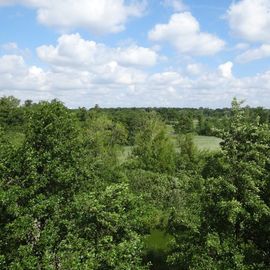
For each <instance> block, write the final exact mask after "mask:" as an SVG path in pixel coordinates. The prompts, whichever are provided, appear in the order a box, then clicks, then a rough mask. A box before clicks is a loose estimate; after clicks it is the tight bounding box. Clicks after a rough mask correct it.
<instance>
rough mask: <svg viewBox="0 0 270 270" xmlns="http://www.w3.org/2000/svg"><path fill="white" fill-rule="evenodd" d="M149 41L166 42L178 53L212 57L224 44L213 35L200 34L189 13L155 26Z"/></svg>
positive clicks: (173, 16)
mask: <svg viewBox="0 0 270 270" xmlns="http://www.w3.org/2000/svg"><path fill="white" fill-rule="evenodd" d="M148 36H149V39H150V40H152V41H157V42H168V43H170V44H171V45H172V46H174V47H175V48H176V49H177V50H178V51H179V52H180V53H187V54H192V55H213V54H215V53H217V52H219V51H221V50H222V49H223V48H224V45H225V42H224V41H223V40H221V39H219V38H218V37H216V36H215V35H212V34H209V33H205V32H201V31H200V25H199V22H198V21H197V20H196V18H194V17H193V16H192V14H191V13H190V12H183V13H175V14H173V15H172V16H171V18H170V20H169V22H168V23H167V24H157V25H156V26H155V27H154V29H152V30H151V31H150V32H149V34H148Z"/></svg>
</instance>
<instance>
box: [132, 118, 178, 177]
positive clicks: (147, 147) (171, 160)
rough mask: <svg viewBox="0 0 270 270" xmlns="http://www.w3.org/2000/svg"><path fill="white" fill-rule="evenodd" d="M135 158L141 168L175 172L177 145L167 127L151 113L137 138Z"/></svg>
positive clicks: (134, 151)
mask: <svg viewBox="0 0 270 270" xmlns="http://www.w3.org/2000/svg"><path fill="white" fill-rule="evenodd" d="M133 157H134V159H135V161H136V163H137V166H138V167H139V168H142V169H145V170H150V171H154V172H161V173H164V172H173V171H174V170H175V143H174V141H173V140H172V138H171V136H170V135H169V132H168V130H167V127H166V125H165V124H164V123H163V122H162V121H161V120H160V119H159V118H158V117H157V116H156V115H155V114H154V113H149V114H148V117H147V118H146V119H145V121H144V122H143V125H142V126H141V129H140V131H139V132H138V134H137V136H136V141H135V148H134V150H133Z"/></svg>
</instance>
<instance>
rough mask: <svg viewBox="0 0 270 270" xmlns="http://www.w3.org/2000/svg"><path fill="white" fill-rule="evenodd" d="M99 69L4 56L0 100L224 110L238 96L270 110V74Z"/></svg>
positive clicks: (225, 69) (226, 69)
mask: <svg viewBox="0 0 270 270" xmlns="http://www.w3.org/2000/svg"><path fill="white" fill-rule="evenodd" d="M194 65H195V64H194ZM196 65H200V64H196ZM94 66H95V68H94V69H91V68H90V67H89V66H88V65H85V66H83V67H81V68H78V66H77V63H75V65H74V66H72V65H71V63H70V64H68V65H66V66H62V64H61V61H60V62H57V61H56V62H51V64H50V66H49V67H48V69H47V70H45V69H44V68H41V67H38V66H31V65H27V63H26V62H25V60H24V59H23V57H22V56H19V55H4V56H2V57H0V95H15V96H16V97H18V98H21V99H23V100H25V99H33V100H35V101H36V100H40V99H52V98H58V99H60V100H62V101H63V102H65V103H66V104H67V105H68V106H70V107H76V106H93V105H94V104H96V103H98V104H100V105H101V106H108V107H110V106H179V107H183V106H195V107H200V106H207V107H217V106H219V107H220V106H221V107H223V106H230V102H231V100H232V98H233V97H234V96H237V97H238V98H239V99H245V100H246V101H247V104H249V105H251V106H252V105H253V106H256V105H261V106H268V107H270V103H269V100H270V71H268V72H265V73H262V74H257V75H256V76H252V77H246V78H241V79H240V78H235V77H234V76H232V72H231V70H232V63H231V62H227V63H225V64H222V65H220V66H219V67H217V69H216V70H214V71H212V72H210V71H207V72H204V70H203V71H202V72H201V73H200V74H198V75H197V76H196V77H189V76H187V75H184V74H182V73H181V72H178V71H176V70H169V71H162V72H158V73H155V72H154V73H151V74H149V73H146V72H145V71H142V70H141V69H139V68H136V69H135V68H132V67H125V66H122V65H121V64H119V63H118V62H116V61H108V62H107V63H105V62H104V63H103V64H95V65H94ZM192 68H195V66H193V67H191V69H192Z"/></svg>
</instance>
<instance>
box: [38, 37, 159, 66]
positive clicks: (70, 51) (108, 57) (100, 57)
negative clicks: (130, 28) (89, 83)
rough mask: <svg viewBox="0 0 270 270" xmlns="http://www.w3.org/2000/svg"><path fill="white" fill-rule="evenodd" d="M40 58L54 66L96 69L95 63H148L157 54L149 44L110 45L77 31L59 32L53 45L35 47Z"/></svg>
mask: <svg viewBox="0 0 270 270" xmlns="http://www.w3.org/2000/svg"><path fill="white" fill-rule="evenodd" d="M37 54H38V56H39V58H40V59H42V60H43V61H44V62H47V63H49V64H51V65H54V66H63V67H76V68H79V69H84V68H90V69H96V67H97V65H104V64H107V63H109V62H112V61H114V62H117V63H119V64H120V65H122V66H126V67H131V66H134V67H136V66H139V67H143V66H145V67H149V66H154V65H155V64H156V63H157V61H158V54H157V53H156V52H155V51H154V50H152V49H149V48H145V47H140V46H137V45H130V46H128V47H118V48H110V47H107V46H106V45H104V44H101V43H96V42H94V41H89V40H85V39H83V38H82V37H81V36H80V35H79V34H71V35H62V36H61V37H60V38H59V39H58V44H57V46H56V47H54V46H52V45H49V46H47V45H44V46H41V47H39V48H37Z"/></svg>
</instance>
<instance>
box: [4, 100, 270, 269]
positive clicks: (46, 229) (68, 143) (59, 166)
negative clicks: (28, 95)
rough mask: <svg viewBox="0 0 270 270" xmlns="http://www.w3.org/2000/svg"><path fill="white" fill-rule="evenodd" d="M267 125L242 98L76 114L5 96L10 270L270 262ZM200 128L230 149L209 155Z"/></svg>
mask: <svg viewBox="0 0 270 270" xmlns="http://www.w3.org/2000/svg"><path fill="white" fill-rule="evenodd" d="M268 121H269V110H266V109H263V108H255V109H252V108H249V107H245V108H241V104H239V103H238V102H237V101H236V100H233V104H232V109H217V110H211V109H202V108H200V109H179V108H153V109H149V108H144V109H135V108H129V109H124V108H123V109H121V108H117V109H102V108H99V107H98V106H96V108H94V109H91V110H87V109H86V108H80V109H78V110H70V109H67V108H66V107H65V106H64V105H63V104H62V103H61V102H58V101H56V100H54V101H52V102H40V103H38V104H33V102H32V101H26V102H25V103H24V105H22V106H20V102H19V100H17V99H16V98H13V97H2V98H1V99H0V126H2V127H3V128H4V129H2V128H0V268H1V269H4V270H5V269H97V270H103V269H105V270H106V269H108V270H113V269H120V270H121V269H122V270H126V269H130V270H133V269H138V270H140V269H148V268H149V267H150V269H155V270H156V269H171V270H172V269H194V270H195V269H196V270H197V269H198V270H200V269H201V270H203V269H213V270H223V269H235V270H238V269H243V270H251V269H252V270H255V269H256V270H257V269H259V270H260V269H261V270H266V269H270V259H269V258H270V238H269V237H270V226H269V224H270V184H269V179H270V129H269V126H268ZM173 126H174V127H176V131H177V133H180V134H175V132H174V131H173V130H172V127H173ZM23 128H24V131H23ZM170 128H171V129H170ZM217 129H219V130H220V131H219V133H217ZM191 131H192V132H194V131H197V132H198V133H199V134H205V135H216V136H219V137H220V138H221V140H222V143H221V149H220V150H219V151H216V152H211V151H200V149H198V148H197V144H198V141H197V142H196V140H194V137H193V136H192V135H191V134H190V132H191ZM205 138H206V137H204V138H203V139H205ZM200 139H201V137H200ZM208 139H209V137H207V140H208ZM207 142H210V141H207ZM200 144H202V142H201V143H200ZM124 149H126V150H128V151H126V154H125V155H126V156H128V152H130V155H129V157H123V158H122V160H120V158H119V157H121V156H124V155H123V154H122V153H121V151H123V150H124ZM149 264H151V265H152V266H149Z"/></svg>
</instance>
